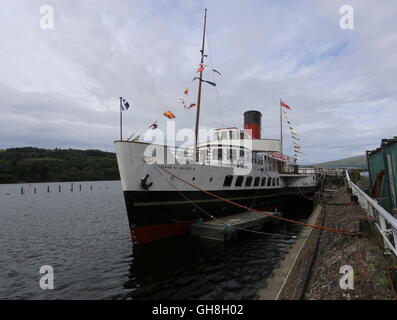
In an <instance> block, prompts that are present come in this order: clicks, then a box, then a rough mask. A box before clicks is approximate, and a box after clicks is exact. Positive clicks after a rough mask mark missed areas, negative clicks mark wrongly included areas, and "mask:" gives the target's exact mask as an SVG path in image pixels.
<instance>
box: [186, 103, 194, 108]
mask: <svg viewBox="0 0 397 320" xmlns="http://www.w3.org/2000/svg"><path fill="white" fill-rule="evenodd" d="M195 106H196V104H195V103H191V104H190V105H189V106H188V107H187V108H188V109H190V108H193V107H195Z"/></svg>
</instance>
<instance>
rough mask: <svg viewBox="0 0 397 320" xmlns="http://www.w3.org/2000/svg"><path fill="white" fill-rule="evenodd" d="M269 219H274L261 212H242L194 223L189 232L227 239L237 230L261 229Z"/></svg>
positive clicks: (195, 234)
mask: <svg viewBox="0 0 397 320" xmlns="http://www.w3.org/2000/svg"><path fill="white" fill-rule="evenodd" d="M266 212H267V211H266ZM267 213H270V214H271V215H274V216H281V213H280V212H267ZM269 220H274V218H272V217H270V216H268V215H265V214H263V213H257V212H243V213H238V214H234V215H230V216H227V217H222V218H217V219H214V220H209V221H204V222H198V223H195V224H193V225H192V226H191V227H190V234H191V235H192V236H198V237H200V238H205V239H211V240H216V241H228V240H230V239H231V238H232V237H233V236H235V235H236V234H237V233H238V232H239V231H244V230H259V229H261V228H262V227H263V224H264V223H266V222H268V221H269Z"/></svg>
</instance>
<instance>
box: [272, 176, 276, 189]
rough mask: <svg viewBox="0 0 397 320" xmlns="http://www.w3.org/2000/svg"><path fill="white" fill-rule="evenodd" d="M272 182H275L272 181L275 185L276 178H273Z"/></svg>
mask: <svg viewBox="0 0 397 320" xmlns="http://www.w3.org/2000/svg"><path fill="white" fill-rule="evenodd" d="M272 182H273V183H272V186H273V187H274V186H275V185H276V178H273V179H272Z"/></svg>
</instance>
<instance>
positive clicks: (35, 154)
mask: <svg viewBox="0 0 397 320" xmlns="http://www.w3.org/2000/svg"><path fill="white" fill-rule="evenodd" d="M119 179H120V176H119V171H118V167H117V160H116V154H115V153H112V152H105V151H101V150H76V149H58V148H56V149H54V150H48V149H40V148H33V147H26V148H10V149H6V150H1V151H0V183H17V182H61V181H99V180H119Z"/></svg>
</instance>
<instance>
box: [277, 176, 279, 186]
mask: <svg viewBox="0 0 397 320" xmlns="http://www.w3.org/2000/svg"><path fill="white" fill-rule="evenodd" d="M277 185H278V186H279V185H280V179H279V178H277Z"/></svg>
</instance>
